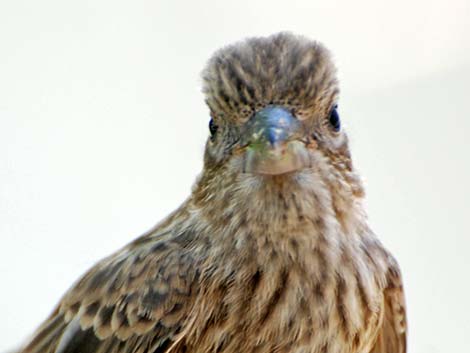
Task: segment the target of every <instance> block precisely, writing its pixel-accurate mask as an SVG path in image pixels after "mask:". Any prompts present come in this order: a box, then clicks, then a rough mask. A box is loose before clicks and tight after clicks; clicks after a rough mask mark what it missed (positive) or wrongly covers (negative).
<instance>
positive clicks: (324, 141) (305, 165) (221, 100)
mask: <svg viewBox="0 0 470 353" xmlns="http://www.w3.org/2000/svg"><path fill="white" fill-rule="evenodd" d="M202 76H203V91H204V94H205V97H206V103H207V105H208V106H209V109H210V115H211V118H210V123H209V130H210V136H209V137H208V141H207V144H206V150H205V165H204V169H205V174H207V175H212V176H214V175H217V174H218V175H224V177H225V178H226V179H230V178H231V177H232V178H235V179H236V180H237V181H238V182H240V181H242V180H250V181H251V182H253V180H257V181H258V182H260V183H270V182H271V181H273V180H276V181H282V180H293V179H296V180H299V178H303V179H304V180H306V177H307V176H308V177H307V179H309V180H310V181H318V182H319V183H317V185H319V184H322V185H324V186H325V187H326V188H327V187H330V186H331V185H330V184H332V183H334V184H335V185H334V186H333V188H335V187H342V188H346V189H347V190H345V191H346V192H347V193H349V194H351V195H352V194H355V195H358V196H359V195H362V186H361V184H360V181H359V178H357V177H356V175H355V174H354V173H353V170H352V163H351V157H350V153H349V147H348V140H347V136H346V134H345V132H344V131H343V128H342V126H341V122H340V117H339V114H338V94H339V88H338V80H337V78H336V69H335V66H334V64H333V62H332V60H331V56H330V53H329V51H328V50H327V49H326V48H325V47H324V46H323V45H321V44H320V43H318V42H315V41H311V40H309V39H307V38H304V37H300V36H295V35H293V34H289V33H279V34H275V35H273V36H270V37H265V38H251V39H247V40H245V41H242V42H239V43H236V44H234V45H230V46H227V47H225V48H222V49H221V50H219V51H217V52H216V53H215V54H214V55H213V57H212V58H211V59H210V60H209V62H208V64H207V66H206V68H205V70H204V71H203V74H202ZM235 179H232V180H235ZM207 180H209V179H207ZM207 180H206V182H207ZM258 184H259V183H258Z"/></svg>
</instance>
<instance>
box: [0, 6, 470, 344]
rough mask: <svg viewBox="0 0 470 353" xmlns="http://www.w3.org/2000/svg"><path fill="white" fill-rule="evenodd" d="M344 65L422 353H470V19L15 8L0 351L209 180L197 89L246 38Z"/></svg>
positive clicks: (358, 159) (433, 10)
mask: <svg viewBox="0 0 470 353" xmlns="http://www.w3.org/2000/svg"><path fill="white" fill-rule="evenodd" d="M280 30H289V31H293V32H295V33H299V34H304V35H306V36H308V37H310V38H313V39H318V40H320V41H322V42H323V43H325V44H326V45H327V46H328V47H329V48H330V49H331V50H332V51H333V53H334V57H335V59H336V63H337V66H338V68H339V74H340V78H341V87H342V94H341V97H342V98H341V100H340V114H341V117H342V120H343V123H344V126H345V128H346V129H347V130H348V133H349V136H350V139H351V141H352V152H353V157H354V161H355V164H356V167H357V168H358V169H359V171H360V172H361V174H362V176H363V178H364V180H365V182H366V187H367V204H368V211H369V216H370V220H371V223H372V225H373V228H374V229H375V231H376V232H377V233H378V234H379V235H380V237H381V239H382V240H383V242H384V243H385V244H386V245H387V247H388V248H389V249H391V250H392V251H393V253H394V254H395V256H396V257H397V259H398V260H399V262H400V264H401V267H402V271H403V274H404V279H405V289H406V297H407V305H408V316H409V319H408V320H409V347H410V349H409V352H414V353H436V352H442V353H447V352H470V343H469V340H468V334H469V332H470V315H469V314H470V309H469V306H468V298H470V284H469V272H470V260H469V251H470V240H469V238H470V237H469V235H470V234H469V227H468V224H469V219H470V214H469V202H468V199H469V197H470V186H469V180H470V158H469V146H468V143H467V139H468V134H469V128H470V122H469V121H470V108H469V91H470V89H469V81H470V2H469V1H468V0H451V1H444V0H440V1H436V0H427V1H409V0H398V1H374V0H360V1H359V0H358V1H346V0H345V1H331V0H329V1H321V2H319V1H312V0H304V1H298V0H290V1H277V2H274V1H269V0H264V1H254V0H251V1H245V0H243V1H241V0H239V1H236V2H230V3H229V2H224V1H216V0H214V1H169V0H168V1H144V0H138V1H132V2H131V1H128V2H124V1H116V0H114V1H111V0H93V1H75V2H71V1H62V0H56V1H54V0H43V1H33V0H25V1H19V0H17V1H8V2H7V1H3V2H1V3H0V244H1V256H0V275H1V282H0V283H1V287H0V288H1V291H0V317H1V319H0V338H1V339H0V351H4V350H6V349H8V348H11V347H14V346H15V345H18V344H20V343H21V342H23V341H24V339H26V337H27V336H28V335H29V334H31V333H32V331H33V330H34V329H35V328H36V327H37V326H38V325H39V324H40V323H41V321H42V320H43V319H45V318H46V316H47V315H48V314H49V313H50V312H51V311H52V309H53V307H54V305H55V304H56V303H57V301H58V300H59V298H60V297H61V296H62V294H63V293H64V292H65V291H66V290H67V288H69V287H70V286H71V284H72V283H73V281H75V280H76V279H77V278H78V277H79V276H80V275H81V274H82V273H83V272H84V271H85V270H86V269H88V268H89V267H90V266H92V265H93V264H94V263H95V262H96V261H97V260H99V259H100V258H102V257H104V256H106V255H108V254H109V253H111V252H112V251H114V250H116V249H117V248H118V247H120V246H122V245H124V244H126V243H127V242H129V241H130V240H132V239H133V238H135V237H137V236H138V235H140V234H141V233H143V232H144V231H145V230H147V229H148V228H150V227H151V226H153V225H154V224H155V223H156V222H157V221H159V220H160V219H161V218H163V217H164V216H165V215H166V214H168V213H169V212H170V211H172V210H173V209H174V208H176V207H177V206H178V205H179V204H180V203H181V202H182V201H183V200H184V199H185V198H186V197H187V196H188V194H189V192H190V189H191V185H192V183H193V181H194V179H195V177H196V176H197V174H198V173H199V171H200V170H201V167H202V153H203V147H204V142H205V139H206V138H207V134H208V129H207V124H208V120H209V117H208V111H207V108H206V107H205V105H204V103H203V97H202V94H201V93H200V78H199V73H200V71H201V69H202V67H203V66H204V64H205V62H206V60H207V59H208V58H209V56H210V55H211V54H212V52H213V51H214V50H215V49H217V48H219V47H221V46H223V45H226V44H228V43H231V42H233V41H235V40H239V39H242V38H244V37H247V36H254V35H256V36H258V35H268V34H271V33H274V32H277V31H280Z"/></svg>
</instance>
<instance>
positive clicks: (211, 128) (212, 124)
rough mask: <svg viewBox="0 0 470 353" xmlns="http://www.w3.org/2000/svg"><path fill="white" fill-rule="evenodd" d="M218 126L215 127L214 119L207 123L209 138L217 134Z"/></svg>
mask: <svg viewBox="0 0 470 353" xmlns="http://www.w3.org/2000/svg"><path fill="white" fill-rule="evenodd" d="M217 129H218V126H217V125H215V123H214V119H211V120H210V121H209V131H210V133H211V137H214V135H215V133H216V132H217Z"/></svg>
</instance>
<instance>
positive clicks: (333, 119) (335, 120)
mask: <svg viewBox="0 0 470 353" xmlns="http://www.w3.org/2000/svg"><path fill="white" fill-rule="evenodd" d="M328 120H329V122H330V126H331V128H332V129H333V130H334V131H336V132H338V131H339V130H340V129H341V120H340V119H339V114H338V106H337V105H335V106H334V107H333V109H332V110H331V112H330V117H329V118H328Z"/></svg>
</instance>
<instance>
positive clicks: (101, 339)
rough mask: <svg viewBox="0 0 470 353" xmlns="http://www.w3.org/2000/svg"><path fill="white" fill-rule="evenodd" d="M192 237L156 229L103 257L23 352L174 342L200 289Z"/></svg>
mask: <svg viewBox="0 0 470 353" xmlns="http://www.w3.org/2000/svg"><path fill="white" fill-rule="evenodd" d="M192 236H193V234H192V233H191V232H189V231H187V232H179V233H177V234H175V232H174V231H172V230H168V231H161V232H158V231H154V232H152V233H151V234H146V235H144V236H142V237H140V238H138V239H136V240H135V241H133V242H132V243H130V244H129V245H127V246H125V247H124V248H122V249H120V250H119V251H117V252H116V253H114V254H112V255H111V256H109V257H107V258H105V259H103V260H101V261H99V262H98V263H97V264H96V265H95V266H93V267H92V268H91V269H90V270H89V271H87V272H86V273H85V274H84V275H83V276H82V277H81V278H80V279H79V280H78V281H77V282H76V283H75V284H74V285H73V286H72V287H71V289H70V290H69V291H68V292H67V293H66V294H65V295H64V297H63V298H62V300H61V301H60V303H59V305H58V307H57V308H56V310H55V311H54V312H53V313H52V315H51V316H50V317H49V319H48V320H46V322H45V323H44V324H43V325H42V326H41V327H40V328H39V330H38V332H36V334H35V335H34V337H33V340H32V341H31V342H30V343H29V344H28V345H27V347H26V348H25V350H24V352H28V353H29V352H82V353H87V352H99V351H100V349H106V350H104V351H110V352H111V351H112V352H125V351H127V350H126V349H125V346H126V345H129V347H131V348H132V347H134V348H135V347H136V346H138V345H142V346H147V347H148V346H155V347H157V346H161V345H162V344H164V343H165V342H166V343H168V342H171V341H172V339H173V338H174V337H175V336H176V335H177V334H178V333H179V332H180V331H181V329H182V327H183V326H184V324H185V322H186V319H187V318H188V313H189V311H190V308H191V303H192V298H194V296H193V294H194V292H195V291H196V290H197V288H196V285H197V282H198V281H196V280H195V278H196V277H197V276H198V266H197V258H196V256H195V254H194V249H193V248H192V247H191V246H190V245H189V244H191V242H192V241H193V240H192ZM106 347H107V348H106Z"/></svg>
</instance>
